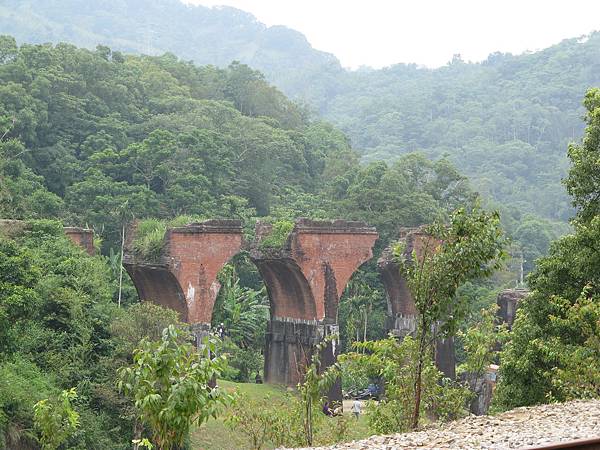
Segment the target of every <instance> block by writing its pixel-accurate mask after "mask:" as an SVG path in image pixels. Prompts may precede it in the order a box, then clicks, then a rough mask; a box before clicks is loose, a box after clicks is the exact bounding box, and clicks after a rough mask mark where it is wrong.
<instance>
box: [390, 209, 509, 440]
mask: <svg viewBox="0 0 600 450" xmlns="http://www.w3.org/2000/svg"><path fill="white" fill-rule="evenodd" d="M426 233H427V234H428V235H429V237H426V238H424V242H422V243H421V245H420V250H419V252H418V253H416V252H414V251H413V253H412V254H407V253H406V251H405V249H404V246H403V245H402V243H398V244H397V245H396V246H395V247H394V257H395V260H396V261H397V263H398V264H399V267H400V272H401V274H402V276H404V277H405V279H406V280H407V284H408V287H409V289H410V292H411V295H412V298H413V300H414V302H415V305H416V309H417V311H418V315H419V317H418V327H417V341H418V363H417V365H416V369H415V370H416V376H415V400H414V409H413V417H412V424H411V427H412V428H417V427H418V426H419V417H420V413H421V394H422V373H423V368H424V366H425V361H426V359H427V358H429V357H430V355H431V349H432V348H433V345H434V343H435V341H436V340H437V339H438V338H440V337H449V336H453V335H454V334H455V333H456V331H457V329H458V326H459V325H460V323H461V321H462V320H463V318H464V317H465V315H466V313H467V310H468V308H467V307H468V305H466V304H465V301H464V300H465V297H459V296H457V290H458V288H459V287H460V286H461V285H462V284H464V283H465V282H467V281H470V280H474V279H478V278H482V277H485V276H489V275H491V274H492V273H493V272H494V271H495V270H497V269H498V268H499V267H500V262H501V260H502V258H503V256H504V252H503V247H504V238H503V236H502V231H501V229H500V218H499V216H498V213H495V212H493V213H487V212H485V211H482V210H480V209H479V208H475V209H474V210H473V211H471V212H467V211H465V210H464V209H459V210H457V211H455V212H454V213H453V214H452V215H451V217H450V224H449V225H447V226H446V225H445V224H443V223H442V222H436V223H435V224H434V225H432V226H429V227H428V228H427V230H426Z"/></svg>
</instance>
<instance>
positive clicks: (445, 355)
mask: <svg viewBox="0 0 600 450" xmlns="http://www.w3.org/2000/svg"><path fill="white" fill-rule="evenodd" d="M399 239H400V240H402V241H404V242H405V244H406V247H405V250H404V251H405V254H406V255H412V254H413V252H414V254H416V256H417V258H419V257H422V256H423V253H424V252H425V248H426V246H429V247H432V246H433V247H437V246H438V245H439V243H438V242H436V241H435V240H434V239H433V238H432V237H431V236H429V235H427V234H426V233H424V232H423V231H422V229H420V228H405V229H402V230H400V235H399ZM377 265H378V267H379V273H380V276H381V281H382V282H383V285H384V287H385V291H386V296H387V300H388V314H389V317H388V320H387V324H386V325H387V329H388V331H389V332H390V333H392V334H393V335H394V336H397V337H398V338H400V339H402V338H404V337H405V336H407V335H414V334H415V333H416V331H417V321H418V313H417V309H416V306H415V302H414V300H413V298H412V295H411V293H410V290H409V288H408V284H407V282H406V280H405V279H404V277H402V276H401V275H400V268H399V267H398V265H397V264H396V263H395V262H394V258H393V255H392V249H391V248H388V249H386V250H384V251H383V253H382V255H381V258H379V260H378V261H377ZM435 362H436V366H437V367H438V369H439V370H440V371H441V372H442V373H443V374H444V376H446V377H448V378H451V379H454V378H455V376H456V356H455V351H454V339H453V338H446V339H438V341H437V342H436V345H435Z"/></svg>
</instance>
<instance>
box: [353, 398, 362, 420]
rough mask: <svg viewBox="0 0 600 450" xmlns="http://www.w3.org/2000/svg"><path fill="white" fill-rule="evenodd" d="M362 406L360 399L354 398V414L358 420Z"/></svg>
mask: <svg viewBox="0 0 600 450" xmlns="http://www.w3.org/2000/svg"><path fill="white" fill-rule="evenodd" d="M361 406H362V405H361V403H360V400H357V399H354V402H353V403H352V414H354V417H356V420H358V417H359V416H360V409H361Z"/></svg>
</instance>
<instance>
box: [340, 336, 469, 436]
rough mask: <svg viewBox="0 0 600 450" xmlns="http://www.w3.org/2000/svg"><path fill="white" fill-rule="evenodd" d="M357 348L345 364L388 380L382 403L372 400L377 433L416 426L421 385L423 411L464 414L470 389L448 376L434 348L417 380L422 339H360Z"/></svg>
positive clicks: (448, 417)
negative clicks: (437, 362)
mask: <svg viewBox="0 0 600 450" xmlns="http://www.w3.org/2000/svg"><path fill="white" fill-rule="evenodd" d="M354 348H355V349H356V350H358V351H360V352H361V353H346V354H344V355H342V356H341V364H342V367H345V368H351V370H352V369H353V368H357V369H358V370H361V371H366V373H367V374H368V375H369V376H370V377H371V378H379V379H382V380H384V381H385V393H384V396H383V397H382V398H381V399H380V400H379V402H378V403H373V404H369V406H368V407H367V417H368V421H369V427H370V429H371V431H372V432H373V433H377V434H389V433H398V432H405V431H407V430H409V429H410V428H412V427H413V426H412V424H413V417H414V407H415V397H416V395H417V392H416V389H417V388H418V387H419V386H420V389H421V391H422V392H421V397H422V402H421V403H420V404H419V408H420V409H421V412H422V413H424V412H428V413H431V414H432V415H436V416H437V417H439V418H440V419H441V420H452V419H455V418H456V417H459V416H461V415H464V414H465V412H466V410H465V405H466V401H467V398H468V397H469V391H468V389H466V388H464V387H462V386H460V385H454V384H453V383H452V382H451V381H450V380H447V379H446V380H444V379H443V374H442V373H441V372H440V371H439V370H438V369H437V368H436V367H435V364H434V362H433V358H432V354H431V349H429V352H430V353H429V354H428V356H429V357H428V358H426V359H425V360H424V361H423V363H422V364H423V366H422V369H421V375H420V376H421V382H420V384H419V383H417V376H418V371H417V370H416V369H417V366H418V364H419V360H420V355H419V343H418V341H416V340H415V339H413V338H412V337H411V336H407V337H406V338H404V339H403V340H401V341H399V340H398V339H396V338H394V337H388V338H386V339H382V340H378V341H368V342H357V343H355V344H354Z"/></svg>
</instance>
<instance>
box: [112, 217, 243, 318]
mask: <svg viewBox="0 0 600 450" xmlns="http://www.w3.org/2000/svg"><path fill="white" fill-rule="evenodd" d="M242 240H243V237H242V228H241V223H240V222H239V221H236V220H211V221H206V222H202V223H199V224H191V225H187V226H185V227H177V228H171V229H169V230H167V233H166V235H165V239H164V247H163V253H162V256H161V259H160V262H159V263H158V264H150V263H148V262H145V261H140V260H138V259H136V257H135V256H134V255H133V254H132V253H130V252H128V253H127V254H126V256H125V260H124V264H125V268H126V269H127V272H128V273H129V275H130V276H131V278H132V280H133V282H134V284H135V287H136V289H137V291H138V294H139V296H140V298H141V299H142V300H147V301H153V302H155V303H158V304H160V305H162V306H165V307H169V308H172V309H174V310H176V311H178V312H179V313H180V316H181V319H182V320H184V321H186V322H188V323H190V324H198V323H204V324H210V321H211V318H212V311H213V306H214V303H215V299H216V297H217V294H218V292H219V289H220V285H219V282H218V281H217V273H218V272H219V270H221V268H222V267H223V265H224V264H225V263H226V262H227V261H228V260H229V259H230V258H231V257H233V256H234V255H235V254H236V253H238V252H239V251H240V249H241V246H242Z"/></svg>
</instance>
